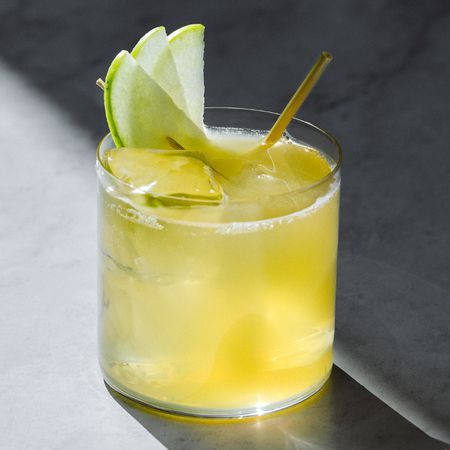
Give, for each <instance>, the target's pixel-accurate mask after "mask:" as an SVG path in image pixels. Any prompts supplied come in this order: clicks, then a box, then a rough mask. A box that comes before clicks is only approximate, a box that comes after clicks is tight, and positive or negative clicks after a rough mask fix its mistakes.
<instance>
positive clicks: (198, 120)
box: [168, 24, 205, 128]
mask: <svg viewBox="0 0 450 450" xmlns="http://www.w3.org/2000/svg"><path fill="white" fill-rule="evenodd" d="M204 33H205V27H204V26H203V25H200V24H194V25H187V26H185V27H182V28H179V29H178V30H176V31H174V32H173V33H171V34H170V35H169V38H168V39H169V45H170V49H171V51H172V55H173V58H174V60H175V65H176V67H177V72H178V76H179V79H180V81H181V84H182V86H183V91H184V95H185V98H186V103H187V108H188V111H189V117H190V118H191V119H192V121H193V122H194V123H195V124H196V125H197V126H198V127H200V128H203V109H204V96H205V85H204V77H203V65H204V63H203V51H204V47H205V44H204Z"/></svg>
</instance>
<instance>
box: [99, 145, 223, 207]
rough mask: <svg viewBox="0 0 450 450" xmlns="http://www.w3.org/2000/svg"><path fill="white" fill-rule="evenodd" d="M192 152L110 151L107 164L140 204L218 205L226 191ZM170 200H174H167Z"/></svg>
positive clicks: (143, 149)
mask: <svg viewBox="0 0 450 450" xmlns="http://www.w3.org/2000/svg"><path fill="white" fill-rule="evenodd" d="M186 155H188V152H184V151H176V150H175V151H173V150H172V151H166V150H149V149H145V148H119V149H112V150H108V151H107V152H106V153H105V155H104V162H105V165H106V167H108V169H109V170H110V172H111V173H112V174H113V175H115V176H116V177H117V178H119V179H120V180H122V181H124V182H125V183H127V184H128V185H129V186H131V188H132V196H133V198H134V199H135V200H137V201H138V202H139V203H144V204H148V205H151V204H152V203H154V202H155V199H159V203H163V204H164V203H167V201H169V203H171V204H184V203H189V201H192V200H194V201H202V200H203V201H208V202H213V203H218V202H220V201H221V200H222V197H223V191H222V188H221V186H220V185H219V184H218V183H217V181H216V180H215V179H214V176H213V173H212V170H211V169H210V168H209V167H208V166H207V165H206V164H204V163H203V162H201V161H200V160H198V159H196V158H192V157H190V156H186ZM167 197H170V198H169V199H167Z"/></svg>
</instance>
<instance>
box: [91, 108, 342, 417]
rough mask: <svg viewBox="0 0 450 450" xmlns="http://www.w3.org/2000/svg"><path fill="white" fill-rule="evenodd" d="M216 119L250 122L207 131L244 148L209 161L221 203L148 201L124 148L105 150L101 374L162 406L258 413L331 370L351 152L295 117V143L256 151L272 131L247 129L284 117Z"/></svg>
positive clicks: (240, 114) (296, 396) (294, 396)
mask: <svg viewBox="0 0 450 450" xmlns="http://www.w3.org/2000/svg"><path fill="white" fill-rule="evenodd" d="M208 114H210V115H211V114H215V115H218V116H220V117H217V122H219V121H221V122H222V123H223V124H224V125H226V124H227V122H230V124H231V123H234V121H237V122H239V121H240V120H241V122H242V124H243V125H242V129H237V128H210V129H209V135H210V138H211V140H212V141H213V142H216V143H217V145H218V146H219V147H220V145H222V144H223V143H224V142H225V143H226V146H227V147H228V148H230V147H231V148H233V149H235V151H234V152H233V153H232V154H229V156H228V157H217V158H216V159H212V160H210V161H209V164H210V165H211V167H212V171H211V175H212V176H213V178H214V182H215V184H214V185H213V188H211V189H210V193H208V195H211V198H208V196H206V197H205V198H203V197H202V198H186V197H182V196H180V198H179V199H178V200H179V201H177V198H169V199H168V198H164V196H160V197H158V196H156V197H155V196H154V195H147V194H145V193H144V194H143V193H142V192H143V191H142V190H140V191H139V190H136V189H133V186H130V183H127V182H126V181H124V178H122V179H121V180H120V179H118V177H117V173H122V172H120V170H121V169H123V166H122V167H121V161H122V160H121V159H120V158H119V156H120V153H117V152H118V150H117V149H114V145H113V144H112V142H111V141H110V140H108V139H106V140H104V141H103V143H102V144H101V146H100V148H99V161H98V175H99V181H100V183H99V185H100V188H99V189H100V195H99V198H100V201H99V221H100V226H99V230H100V293H101V299H102V300H101V310H100V318H99V323H100V331H99V332H100V360H101V366H102V370H103V372H104V375H105V378H106V380H107V382H108V383H109V384H111V385H112V386H113V387H114V388H115V389H117V390H119V391H121V392H122V393H124V394H126V395H128V396H131V397H133V398H135V399H138V400H140V401H143V402H146V403H149V404H152V405H154V406H157V407H160V408H164V409H168V410H173V411H179V412H185V413H191V414H200V415H212V416H239V415H249V414H259V413H261V412H265V411H271V410H274V409H279V408H281V407H285V406H288V405H290V404H293V403H296V402H298V401H300V400H302V399H303V398H306V397H308V396H309V395H311V394H312V393H314V392H315V391H317V389H319V388H320V386H321V385H322V384H323V383H324V382H325V381H326V379H327V378H328V376H329V373H330V370H331V366H332V345H333V335H334V299H335V282H336V256H337V239H338V207H339V185H340V175H339V165H340V150H339V147H338V145H337V143H336V142H335V141H334V140H333V138H331V137H330V136H329V135H327V134H326V133H324V132H322V131H320V130H319V129H317V128H315V127H313V126H311V125H309V124H306V123H304V122H300V121H294V122H293V123H292V124H291V126H290V128H289V129H288V131H289V132H290V133H291V135H290V137H288V138H286V139H282V140H281V141H280V142H279V143H277V144H276V145H275V146H273V147H272V148H270V149H268V150H262V151H258V152H253V153H251V152H250V153H249V152H246V149H248V148H250V147H252V146H253V147H254V143H255V142H256V141H257V139H258V138H259V137H260V136H261V134H260V133H258V132H255V131H249V128H253V129H258V128H260V129H265V128H266V127H265V122H266V121H267V122H273V116H272V115H270V114H268V113H262V112H256V111H250V110H236V109H231V110H226V109H225V110H215V111H214V110H211V111H209V112H207V115H206V120H207V121H208ZM230 117H233V120H231V119H230ZM227 118H228V120H225V119H227ZM213 121H214V120H213ZM250 122H251V123H252V126H249V124H250ZM263 122H264V123H263ZM207 123H208V122H207ZM259 125H260V126H259ZM292 136H294V137H292ZM296 136H298V137H301V139H302V141H303V142H300V141H299V140H296V139H295V137H296ZM148 151H149V152H152V150H148ZM114 152H116V153H114ZM141 153H142V151H141V152H135V153H133V152H128V153H126V156H127V158H128V159H127V164H128V162H129V161H131V160H132V159H133V158H136V161H135V162H136V165H137V166H138V165H139V164H143V163H142V161H144V160H143V159H142V160H141V159H140V158H141V157H142V156H141ZM127 170H128V169H127ZM111 172H112V173H111ZM127 174H128V175H127V176H129V177H132V176H133V174H131V175H130V174H129V173H128V172H127ZM130 179H131V178H130ZM126 180H129V178H126ZM214 189H216V190H217V189H220V192H219V194H220V196H219V197H220V198H215V197H214V195H213V194H214V192H213V191H214ZM180 190H181V189H180ZM219 194H218V195H219ZM155 198H156V200H155Z"/></svg>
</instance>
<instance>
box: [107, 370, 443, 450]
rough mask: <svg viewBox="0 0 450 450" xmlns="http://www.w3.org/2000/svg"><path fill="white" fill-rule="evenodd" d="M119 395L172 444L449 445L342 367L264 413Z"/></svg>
mask: <svg viewBox="0 0 450 450" xmlns="http://www.w3.org/2000/svg"><path fill="white" fill-rule="evenodd" d="M108 390H109V392H110V393H111V395H112V396H113V398H114V399H115V400H116V401H117V402H118V403H119V404H120V405H121V406H122V407H123V408H124V409H125V410H126V411H127V412H128V413H129V414H130V415H132V416H133V417H134V418H135V419H136V420H137V421H138V422H140V423H141V424H142V425H143V426H144V427H145V428H146V429H147V430H148V431H149V432H150V433H151V434H152V435H153V436H155V437H156V438H157V439H158V440H159V441H160V442H161V443H162V444H164V445H165V446H166V447H167V448H168V449H177V450H183V449H186V450H190V449H193V448H195V449H196V450H203V449H204V450H214V449H228V448H230V449H242V450H246V449H261V450H266V449H271V450H282V449H286V450H287V449H298V450H325V449H345V450H360V449H364V450H380V449H383V450H398V449H402V448H405V449H408V450H415V449H417V450H424V449H427V450H434V449H436V450H445V444H443V443H442V442H438V441H435V440H433V439H432V438H430V437H429V436H427V435H426V434H425V433H423V432H422V431H420V430H419V429H418V428H415V427H414V426H413V425H411V424H410V423H409V422H407V421H406V420H405V419H404V418H403V417H401V416H400V415H399V414H397V413H395V412H394V411H393V410H392V409H390V408H389V407H387V406H386V405H384V404H383V403H382V402H381V401H380V400H378V399H377V398H376V397H375V396H373V395H372V394H370V393H369V392H367V391H366V390H365V389H363V388H362V387H361V386H360V385H358V383H356V382H355V381H354V380H352V379H351V378H350V377H349V376H348V375H346V374H345V373H344V372H343V371H342V370H340V369H338V368H337V367H335V368H334V370H333V373H332V375H331V378H330V380H329V381H328V382H327V384H326V385H325V386H324V388H323V389H322V390H321V391H319V392H318V393H317V394H316V395H314V396H313V397H310V398H309V399H308V400H306V401H305V402H303V403H300V404H299V405H296V406H294V407H291V408H288V409H286V410H283V411H279V412H278V413H274V414H271V415H268V416H262V417H259V418H253V419H252V418H249V419H237V420H236V419H234V420H220V419H219V420H215V419H207V420H201V419H196V418H190V417H184V416H175V415H170V414H167V413H164V412H161V411H157V410H155V409H152V408H149V407H147V406H143V405H140V404H138V403H136V402H133V401H131V400H129V399H127V398H126V397H123V396H122V395H120V394H118V393H116V392H115V391H113V390H112V389H110V388H108Z"/></svg>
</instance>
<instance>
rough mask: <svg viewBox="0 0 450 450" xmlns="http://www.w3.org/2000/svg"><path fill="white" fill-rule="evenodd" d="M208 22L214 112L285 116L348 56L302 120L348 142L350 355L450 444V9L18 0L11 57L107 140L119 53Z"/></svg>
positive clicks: (345, 200)
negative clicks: (315, 71)
mask: <svg viewBox="0 0 450 450" xmlns="http://www.w3.org/2000/svg"><path fill="white" fill-rule="evenodd" d="M192 22H201V23H204V24H205V25H206V56H205V64H206V67H205V76H206V104H207V105H208V106H242V107H253V108H261V109H268V110H273V111H280V110H281V109H282V108H283V106H284V105H285V103H286V102H287V100H288V99H289V97H290V95H291V94H292V93H293V91H294V90H295V89H296V87H297V85H298V83H299V82H300V81H301V79H302V77H303V76H304V75H305V73H306V72H307V70H308V69H309V67H310V66H311V64H312V63H313V61H314V59H315V58H316V56H317V54H318V53H319V52H320V51H321V50H328V51H330V52H332V53H333V55H334V57H335V60H334V61H333V63H332V64H331V65H330V67H329V69H328V70H327V73H326V74H325V76H324V78H323V80H321V81H320V83H319V85H318V86H317V87H316V90H315V92H314V93H313V94H312V95H311V96H310V98H309V99H308V101H307V102H306V104H305V105H304V107H303V108H302V110H301V112H300V113H299V117H301V118H303V119H305V120H307V121H310V122H313V123H316V124H317V125H319V126H321V127H323V128H325V129H327V130H328V131H330V132H331V133H333V134H334V135H335V136H336V137H337V138H338V140H339V141H340V142H341V144H342V146H343V149H344V166H343V167H344V168H343V188H342V209H341V230H340V265H339V283H338V303H337V305H338V307H337V336H336V350H337V354H336V361H337V363H338V365H340V366H341V367H343V368H344V369H345V370H346V371H347V372H348V373H350V374H351V375H352V376H353V377H355V379H357V380H358V381H359V382H360V383H362V384H364V385H365V386H366V387H368V388H369V389H370V390H371V391H372V392H374V393H375V394H376V395H378V396H379V397H381V398H382V399H383V400H384V401H386V402H387V403H388V404H389V405H390V406H391V407H394V408H396V409H398V410H399V411H400V412H401V413H402V414H403V415H406V416H407V417H408V418H409V419H410V420H412V421H413V422H414V423H416V424H418V425H420V426H421V427H422V428H423V429H426V430H427V431H429V432H431V433H432V434H434V435H436V436H439V437H441V438H445V439H450V437H449V436H450V430H449V425H448V424H449V423H450V408H449V406H448V405H449V404H450V380H449V373H450V357H449V354H450V329H449V320H450V294H449V290H450V280H449V275H450V259H449V258H450V243H449V224H450V183H449V175H450V149H449V142H450V133H449V127H448V123H449V95H448V91H449V79H450V77H449V75H450V61H449V53H450V52H449V41H450V35H449V29H450V3H449V2H448V1H446V0H442V1H439V0H429V1H407V0H403V1H361V0H340V1H318V0H297V1H295V0H280V1H277V0H271V1H267V0H251V1H226V2H225V1H220V2H219V1H211V0H209V1H207V0H204V1H192V2H190V1H176V2H174V1H155V0H152V1H143V0H127V1H107V0H97V1H88V0H85V1H71V2H66V1H61V0H41V1H32V0H24V1H19V0H17V1H11V0H2V1H1V3H0V23H1V26H0V59H2V60H3V61H5V62H6V63H7V64H8V65H9V66H10V67H12V68H13V69H15V70H16V71H18V72H20V73H21V74H23V76H25V77H26V78H27V79H28V80H29V81H30V82H31V83H32V84H33V85H34V86H35V87H37V88H38V89H39V90H40V91H41V92H42V93H43V94H44V95H45V96H47V97H48V98H49V99H50V100H52V101H54V102H56V103H57V104H58V105H59V106H60V107H62V108H63V109H64V110H65V111H67V112H68V113H69V114H70V115H71V116H72V117H73V120H74V121H76V122H77V123H78V124H79V125H81V126H82V127H83V128H84V129H86V130H87V131H88V132H89V133H90V135H91V136H93V137H94V138H95V139H99V138H100V137H101V136H102V135H103V134H104V133H105V132H106V123H105V119H104V113H103V106H102V95H101V93H100V92H99V90H98V88H97V87H96V86H95V80H96V79H97V78H98V77H99V76H102V77H103V76H104V75H105V73H106V70H107V68H108V65H109V63H110V62H111V60H112V59H113V57H114V56H115V54H116V53H117V52H118V51H119V50H121V49H130V48H132V46H133V45H134V43H135V42H136V41H137V40H138V38H139V37H140V36H141V35H142V34H144V33H145V32H146V31H148V30H149V29H150V28H152V27H154V26H157V25H161V24H162V25H165V26H166V28H167V30H168V31H172V30H173V29H175V28H177V27H179V26H182V25H185V24H187V23H192ZM86 152H91V153H92V157H93V158H94V156H93V154H94V148H86Z"/></svg>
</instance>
